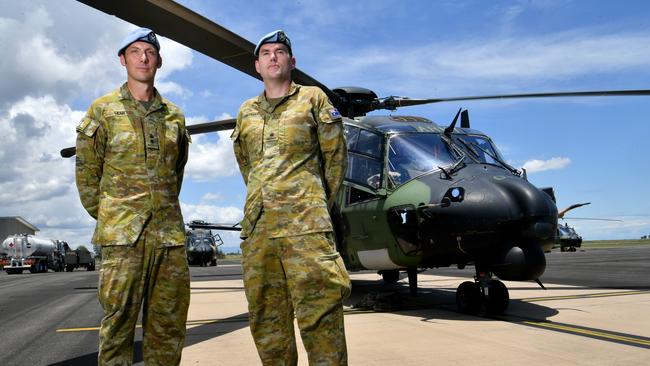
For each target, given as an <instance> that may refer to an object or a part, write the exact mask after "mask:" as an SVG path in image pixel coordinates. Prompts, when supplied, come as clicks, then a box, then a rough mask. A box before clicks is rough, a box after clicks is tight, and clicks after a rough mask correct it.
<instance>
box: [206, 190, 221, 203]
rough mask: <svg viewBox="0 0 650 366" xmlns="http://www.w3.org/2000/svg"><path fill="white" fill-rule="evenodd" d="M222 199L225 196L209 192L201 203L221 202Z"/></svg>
mask: <svg viewBox="0 0 650 366" xmlns="http://www.w3.org/2000/svg"><path fill="white" fill-rule="evenodd" d="M222 199H223V194H221V193H212V192H208V193H206V194H204V195H203V197H201V202H210V201H221V200H222Z"/></svg>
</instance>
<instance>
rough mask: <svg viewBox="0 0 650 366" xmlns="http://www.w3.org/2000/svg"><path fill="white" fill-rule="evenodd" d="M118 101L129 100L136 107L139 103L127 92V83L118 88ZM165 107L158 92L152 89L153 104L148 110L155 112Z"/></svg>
mask: <svg viewBox="0 0 650 366" xmlns="http://www.w3.org/2000/svg"><path fill="white" fill-rule="evenodd" d="M120 99H121V100H130V101H132V102H133V103H135V104H136V105H140V102H138V101H137V100H136V99H135V98H133V95H132V94H131V91H130V90H129V87H128V86H127V83H124V84H122V86H121V87H120ZM164 105H165V102H163V100H162V97H161V96H160V94H159V93H158V90H157V89H156V88H154V89H153V103H152V104H151V107H152V108H150V110H152V111H155V110H157V109H159V108H161V107H162V106H164Z"/></svg>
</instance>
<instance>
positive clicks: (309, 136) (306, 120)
mask: <svg viewBox="0 0 650 366" xmlns="http://www.w3.org/2000/svg"><path fill="white" fill-rule="evenodd" d="M315 126H316V121H314V118H313V116H312V115H311V109H307V110H306V111H301V110H298V111H296V110H294V109H291V110H288V111H286V112H283V113H282V115H281V117H280V125H279V139H280V149H282V151H283V152H288V153H291V152H308V151H311V150H313V149H314V147H315V146H316V143H317V139H316V128H315Z"/></svg>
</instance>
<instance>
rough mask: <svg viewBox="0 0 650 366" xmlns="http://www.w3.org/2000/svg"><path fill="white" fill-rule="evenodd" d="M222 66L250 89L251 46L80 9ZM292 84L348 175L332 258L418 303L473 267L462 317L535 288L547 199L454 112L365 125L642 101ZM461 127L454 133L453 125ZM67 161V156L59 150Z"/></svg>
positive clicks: (305, 79)
mask: <svg viewBox="0 0 650 366" xmlns="http://www.w3.org/2000/svg"><path fill="white" fill-rule="evenodd" d="M79 1H80V2H82V3H85V4H87V5H89V6H92V7H94V8H96V9H98V10H100V11H102V12H105V13H107V14H112V15H115V16H117V17H119V18H121V19H123V20H125V21H127V22H130V23H133V24H136V25H138V26H142V27H147V28H150V29H152V30H154V31H155V32H156V33H157V34H160V35H162V36H165V37H168V38H170V39H173V40H175V41H177V42H179V43H181V44H183V45H185V46H187V47H190V48H192V49H194V50H196V51H199V52H201V53H203V54H205V55H207V56H210V57H212V58H214V59H216V60H218V61H220V62H223V63H225V64H227V65H229V66H231V67H233V68H235V69H237V70H239V71H242V72H244V73H246V74H248V75H250V76H252V77H254V78H257V79H260V76H259V75H258V74H257V72H256V71H255V68H254V60H255V59H254V55H253V49H254V48H255V46H254V44H253V43H251V42H250V41H248V40H246V39H244V38H242V37H240V36H239V35H237V34H235V33H233V32H231V31H229V30H227V29H225V28H223V27H221V26H219V25H217V24H215V23H214V22H212V21H211V20H209V19H207V18H205V17H203V16H201V15H200V14H197V13H195V12H193V11H191V10H189V9H187V8H185V7H183V6H181V5H179V4H177V3H174V2H173V1H169V0H159V1H156V2H149V1H126V0H119V1H101V0H79ZM293 80H294V81H295V82H297V83H299V84H302V85H311V86H318V87H320V88H321V89H322V90H323V91H324V92H325V93H326V94H327V95H328V97H329V98H330V100H331V101H332V103H333V104H334V105H335V106H336V107H337V109H338V110H339V111H340V112H341V114H342V115H343V116H344V117H345V118H344V125H345V134H346V138H347V144H348V155H349V161H348V171H347V175H346V177H345V182H344V183H343V187H342V188H341V190H340V191H339V193H338V196H337V200H336V205H335V207H334V208H333V209H332V212H331V214H332V217H333V221H334V223H335V228H336V230H335V231H336V238H337V248H338V250H339V252H340V253H341V255H342V257H343V259H344V261H345V262H346V266H347V268H348V270H350V271H357V270H364V269H366V270H377V271H379V273H380V274H381V275H382V277H383V279H384V281H385V282H388V283H391V282H395V281H397V280H399V274H400V271H406V272H407V273H408V279H409V288H410V290H411V293H412V294H413V295H415V294H417V273H418V270H419V269H422V268H435V267H449V266H452V265H455V266H458V267H459V268H461V269H462V268H465V267H466V266H468V265H473V266H474V268H475V273H476V275H475V277H474V281H466V282H463V283H462V284H461V285H460V286H459V287H458V289H457V293H456V301H457V304H458V307H459V309H460V310H461V311H465V312H469V313H478V312H480V311H482V310H483V309H485V311H486V312H488V313H501V312H503V311H504V310H505V309H506V307H507V306H508V303H509V294H508V290H507V288H506V286H505V285H504V284H503V283H502V282H501V281H499V280H498V279H496V278H495V277H497V278H500V279H502V280H513V281H529V280H535V281H537V282H538V283H539V284H540V285H541V286H543V285H542V284H541V282H540V281H539V277H540V276H541V275H542V274H543V273H544V270H545V267H546V259H545V256H544V251H545V250H548V249H550V248H551V247H552V246H553V243H554V241H555V238H556V235H557V234H556V233H557V220H558V210H557V207H556V205H555V202H554V200H553V199H552V198H551V195H549V194H547V193H546V192H549V191H551V192H552V189H547V190H546V191H545V190H542V189H539V188H537V187H535V186H534V185H532V184H531V183H529V182H528V180H527V177H526V172H525V171H523V170H522V171H519V170H517V169H515V168H513V167H511V166H509V165H508V164H507V163H506V162H505V161H504V159H503V156H502V155H501V153H500V152H499V150H498V149H497V147H496V145H495V144H494V143H493V142H492V140H491V139H490V137H489V136H488V135H486V134H484V133H482V132H480V131H478V130H475V129H472V128H471V127H470V123H469V113H468V112H467V111H466V110H462V109H461V110H459V111H458V113H457V114H456V116H455V117H454V118H453V120H452V121H451V123H449V124H448V125H446V126H445V125H439V124H436V123H434V122H432V121H431V120H428V119H426V118H422V117H410V116H366V114H367V113H368V112H371V111H375V110H380V109H386V110H391V111H393V110H396V109H397V108H399V107H407V106H414V105H422V104H428V103H439V102H451V101H463V100H480V99H506V98H539V97H571V96H605V95H620V96H629V95H650V90H618V91H584V92H562V93H535V94H509V95H491V96H470V97H454V98H434V99H410V98H405V97H395V96H389V97H385V98H379V97H378V96H377V95H376V94H375V93H374V92H372V91H371V90H368V89H365V88H360V87H342V88H336V89H330V88H328V87H326V86H325V85H323V84H321V83H320V82H318V81H317V80H315V79H314V78H312V77H310V76H308V75H307V74H305V73H304V72H302V71H300V70H298V69H295V70H293ZM459 116H460V125H459V126H457V122H458V119H459ZM234 125H235V120H234V119H227V120H221V121H215V122H207V123H202V124H196V125H190V126H188V127H187V128H188V131H189V132H190V134H198V133H206V132H213V131H219V130H226V129H232V128H234ZM61 154H62V155H63V156H72V155H74V148H67V149H64V150H62V152H61Z"/></svg>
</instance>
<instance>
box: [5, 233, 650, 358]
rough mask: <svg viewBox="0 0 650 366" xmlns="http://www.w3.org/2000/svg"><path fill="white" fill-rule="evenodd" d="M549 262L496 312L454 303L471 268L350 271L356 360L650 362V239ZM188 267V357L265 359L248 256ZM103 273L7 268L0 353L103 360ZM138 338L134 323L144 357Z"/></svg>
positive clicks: (514, 285) (516, 285)
mask: <svg viewBox="0 0 650 366" xmlns="http://www.w3.org/2000/svg"><path fill="white" fill-rule="evenodd" d="M547 262H548V265H547V270H546V272H545V274H544V275H543V276H542V281H543V282H544V285H545V286H546V287H547V290H542V289H540V288H539V287H538V286H537V284H535V283H533V282H523V283H521V282H506V285H507V286H508V288H509V290H510V297H511V301H510V306H509V307H508V309H507V310H506V312H505V314H504V315H502V316H498V317H486V316H471V315H465V314H461V313H458V312H457V311H456V305H455V290H456V287H457V286H458V285H459V284H460V283H461V282H462V281H465V280H467V279H468V278H470V277H471V276H472V274H473V270H472V269H471V268H467V269H465V270H462V271H461V270H457V269H453V268H448V269H432V270H427V271H425V272H422V273H420V275H419V294H418V296H417V297H415V298H413V297H411V296H409V292H408V284H407V281H406V279H405V278H404V277H405V276H402V279H401V280H400V281H399V282H398V283H397V284H396V285H392V286H384V285H383V284H382V281H381V280H380V277H379V276H378V275H377V274H376V273H372V272H362V273H352V274H351V277H352V281H353V292H352V296H351V297H350V298H349V299H347V300H346V301H345V322H346V323H345V324H346V334H347V344H348V354H349V364H350V365H423V364H426V365H429V364H443V365H454V364H463V365H465V364H470V365H474V364H482V365H515V364H517V365H519V364H522V363H525V364H527V366H528V365H547V364H553V365H646V364H648V360H649V359H650V352H649V350H650V316H648V315H647V309H649V308H650V306H649V305H650V280H649V279H648V274H649V273H650V246H647V245H646V246H639V247H625V248H616V249H597V250H596V249H594V250H587V251H580V252H576V253H561V252H553V253H549V254H548V255H547ZM191 275H192V283H191V286H192V298H191V305H190V313H189V318H188V323H187V324H188V333H187V340H186V343H185V349H184V352H183V360H182V365H187V366H189V365H259V359H258V357H257V353H256V350H255V347H254V344H253V340H252V338H251V336H250V333H249V330H248V320H247V308H246V300H245V297H244V292H243V283H242V280H241V266H240V265H238V264H236V263H232V262H230V263H228V262H227V261H226V262H224V261H222V262H220V264H219V266H218V267H204V268H201V267H192V268H191ZM96 284H97V272H85V271H75V272H73V273H65V272H59V273H53V272H50V273H46V274H23V275H11V276H8V275H6V274H5V273H2V274H0V293H1V294H2V296H0V315H1V321H0V334H2V335H3V340H2V341H1V342H0V365H25V364H29V365H61V366H77V365H94V364H96V358H97V353H96V352H97V326H98V324H99V320H100V319H101V308H100V307H99V303H98V302H97V300H96ZM369 298H375V299H377V298H378V299H379V300H376V301H374V302H373V301H367V300H368V299H369ZM355 305H357V306H355ZM358 305H364V306H363V307H359V306H358ZM296 329H297V327H296ZM141 339H142V334H141V331H140V330H138V331H137V332H136V352H135V360H136V363H135V364H136V365H141V364H142V351H141V344H142V343H141ZM297 339H298V341H299V340H300V337H299V336H298V337H297ZM299 352H300V354H299V357H300V360H299V364H300V365H307V364H308V363H307V357H306V353H305V352H304V350H303V349H302V345H299Z"/></svg>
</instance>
